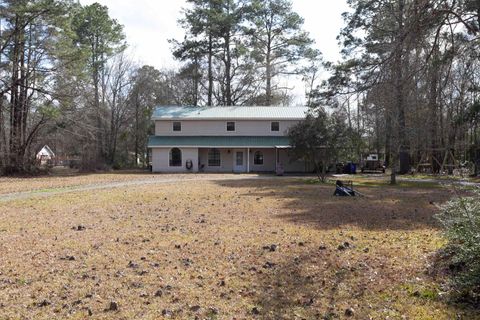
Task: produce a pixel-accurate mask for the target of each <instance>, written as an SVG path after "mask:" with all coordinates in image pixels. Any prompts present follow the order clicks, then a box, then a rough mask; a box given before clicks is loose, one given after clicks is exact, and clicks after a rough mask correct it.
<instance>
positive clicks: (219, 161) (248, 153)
mask: <svg viewBox="0 0 480 320" xmlns="http://www.w3.org/2000/svg"><path fill="white" fill-rule="evenodd" d="M307 111H308V108H307V107H278V106H277V107H243V106H242V107H157V108H156V109H155V111H154V114H153V116H152V120H153V121H154V122H155V135H154V136H151V137H150V138H149V141H148V148H149V149H150V150H151V157H152V158H151V162H152V171H153V172H239V173H240V172H275V171H284V172H309V171H311V168H310V166H309V165H308V164H307V163H305V161H291V159H290V157H289V155H288V149H289V148H290V146H289V138H288V136H287V131H288V129H289V128H290V127H291V126H293V125H294V124H296V123H298V122H299V121H302V120H304V119H305V116H306V113H307Z"/></svg>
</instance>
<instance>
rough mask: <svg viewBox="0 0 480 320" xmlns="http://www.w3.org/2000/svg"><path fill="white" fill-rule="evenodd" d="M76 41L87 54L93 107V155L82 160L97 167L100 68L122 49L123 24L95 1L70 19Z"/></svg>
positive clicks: (101, 131) (102, 146)
mask: <svg viewBox="0 0 480 320" xmlns="http://www.w3.org/2000/svg"><path fill="white" fill-rule="evenodd" d="M73 28H74V31H75V32H76V43H77V44H78V45H80V46H81V47H82V48H83V49H84V50H85V52H86V54H87V57H88V58H87V59H88V67H89V74H90V77H91V81H92V85H93V94H94V99H93V108H94V114H93V116H94V118H95V124H94V125H95V126H96V130H95V131H96V132H95V141H94V143H93V144H94V148H95V150H92V152H93V153H94V156H93V157H91V159H90V161H87V162H86V163H85V166H87V167H92V166H93V167H95V166H99V167H101V166H102V165H103V164H104V163H105V160H106V157H107V148H106V132H105V128H106V127H107V125H106V123H105V120H104V119H105V118H106V117H107V115H106V114H107V110H106V106H105V94H104V92H103V91H104V90H102V88H104V87H105V85H106V83H105V77H104V73H103V72H104V71H105V66H106V63H107V61H108V59H109V58H110V57H112V56H113V55H114V54H115V53H118V52H119V51H121V50H123V49H124V48H125V42H124V39H125V35H124V33H123V26H122V25H121V24H119V23H118V22H117V21H116V20H115V19H112V18H110V16H109V14H108V8H107V7H106V6H102V5H100V4H98V3H93V4H91V5H88V6H85V7H81V8H80V9H79V10H78V12H76V14H75V16H74V18H73Z"/></svg>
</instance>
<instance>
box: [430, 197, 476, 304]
mask: <svg viewBox="0 0 480 320" xmlns="http://www.w3.org/2000/svg"><path fill="white" fill-rule="evenodd" d="M437 218H438V220H439V221H440V222H441V223H442V224H443V226H444V227H445V237H446V239H447V240H448V243H447V245H446V246H445V248H444V250H443V253H444V255H445V257H447V261H448V269H449V273H450V274H451V276H452V278H451V285H452V289H453V290H454V293H455V294H456V295H458V297H460V298H462V299H464V300H469V301H471V302H474V303H475V304H478V303H479V302H480V191H479V190H477V191H476V192H474V194H473V195H471V196H466V197H457V198H455V199H453V200H450V201H449V202H447V203H446V204H444V205H443V206H442V207H441V210H440V213H439V214H438V215H437Z"/></svg>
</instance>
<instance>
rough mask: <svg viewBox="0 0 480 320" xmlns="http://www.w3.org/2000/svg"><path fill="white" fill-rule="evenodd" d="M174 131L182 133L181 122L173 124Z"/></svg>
mask: <svg viewBox="0 0 480 320" xmlns="http://www.w3.org/2000/svg"><path fill="white" fill-rule="evenodd" d="M173 131H182V123H181V122H180V121H174V122H173Z"/></svg>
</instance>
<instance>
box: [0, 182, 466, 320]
mask: <svg viewBox="0 0 480 320" xmlns="http://www.w3.org/2000/svg"><path fill="white" fill-rule="evenodd" d="M45 179H46V180H44V181H43V182H44V184H43V185H44V186H45V187H48V186H52V185H53V186H56V187H58V186H61V187H66V186H68V185H69V184H72V185H78V184H79V183H80V182H81V181H83V180H82V179H87V178H84V177H78V179H80V180H79V181H80V182H79V181H77V180H76V179H75V178H71V180H68V181H67V182H62V183H58V184H56V182H55V178H51V179H53V182H52V181H50V184H48V182H49V180H48V178H45ZM69 179H70V178H69ZM90 179H92V178H91V177H90ZM98 179H100V180H102V179H105V181H111V180H112V179H113V180H115V179H123V178H120V177H116V176H115V175H105V176H103V178H98ZM22 181H23V180H22ZM34 181H35V180H33V182H34ZM89 181H90V180H89ZM95 181H97V180H95ZM102 181H103V180H102ZM6 183H7V184H8V183H10V185H9V186H7V185H5V184H6ZM22 183H23V185H24V186H25V187H21V186H20V185H21V184H22ZM19 184H20V185H19ZM24 188H26V189H28V190H32V188H31V187H30V188H29V187H28V184H27V183H25V182H21V181H16V182H15V181H13V182H12V181H10V182H5V181H4V180H3V181H1V182H0V190H7V189H8V190H10V192H13V191H11V190H14V191H21V190H23V189H24ZM360 190H361V191H362V192H363V193H365V194H367V195H368V198H335V197H333V196H332V192H333V187H332V186H330V185H329V186H322V185H313V184H306V183H304V182H302V181H301V180H298V179H297V180H296V179H276V178H272V179H262V180H238V179H237V180H235V179H232V180H225V181H198V182H192V181H179V182H178V183H169V184H150V185H145V186H135V187H132V186H130V187H124V188H114V189H108V190H91V191H81V192H71V193H66V194H57V195H52V196H50V197H42V198H32V199H27V200H25V199H23V200H21V199H18V200H12V201H4V202H0V319H65V318H69V319H85V318H93V319H162V318H163V317H166V318H168V317H170V318H174V319H196V318H197V319H324V318H325V319H338V318H339V319H344V318H351V319H369V318H372V319H387V318H389V319H436V320H437V319H456V318H462V319H474V318H475V313H474V311H468V310H464V309H460V308H459V307H455V306H453V305H451V304H448V303H447V302H446V299H445V297H444V296H443V295H442V294H441V293H442V286H441V282H442V281H441V279H434V278H433V277H432V276H430V275H429V274H430V273H429V268H430V267H429V265H430V261H431V256H432V254H433V253H434V252H435V250H436V249H438V248H439V247H440V246H441V245H442V240H441V238H440V234H439V231H438V229H437V226H436V224H435V220H434V218H433V217H432V216H433V214H434V213H435V211H436V207H435V206H434V205H432V204H431V203H430V202H431V201H433V202H434V203H441V202H442V201H445V200H446V199H448V197H449V196H450V195H451V194H450V192H449V191H448V190H445V189H438V188H433V189H432V188H425V189H421V188H418V189H417V188H405V189H400V188H378V187H376V188H370V187H364V188H361V189H360ZM2 192H5V191H2ZM79 226H80V228H79ZM348 308H351V309H352V310H350V311H352V312H351V314H350V316H348V315H346V310H347V309H348ZM347 313H348V312H347Z"/></svg>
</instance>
